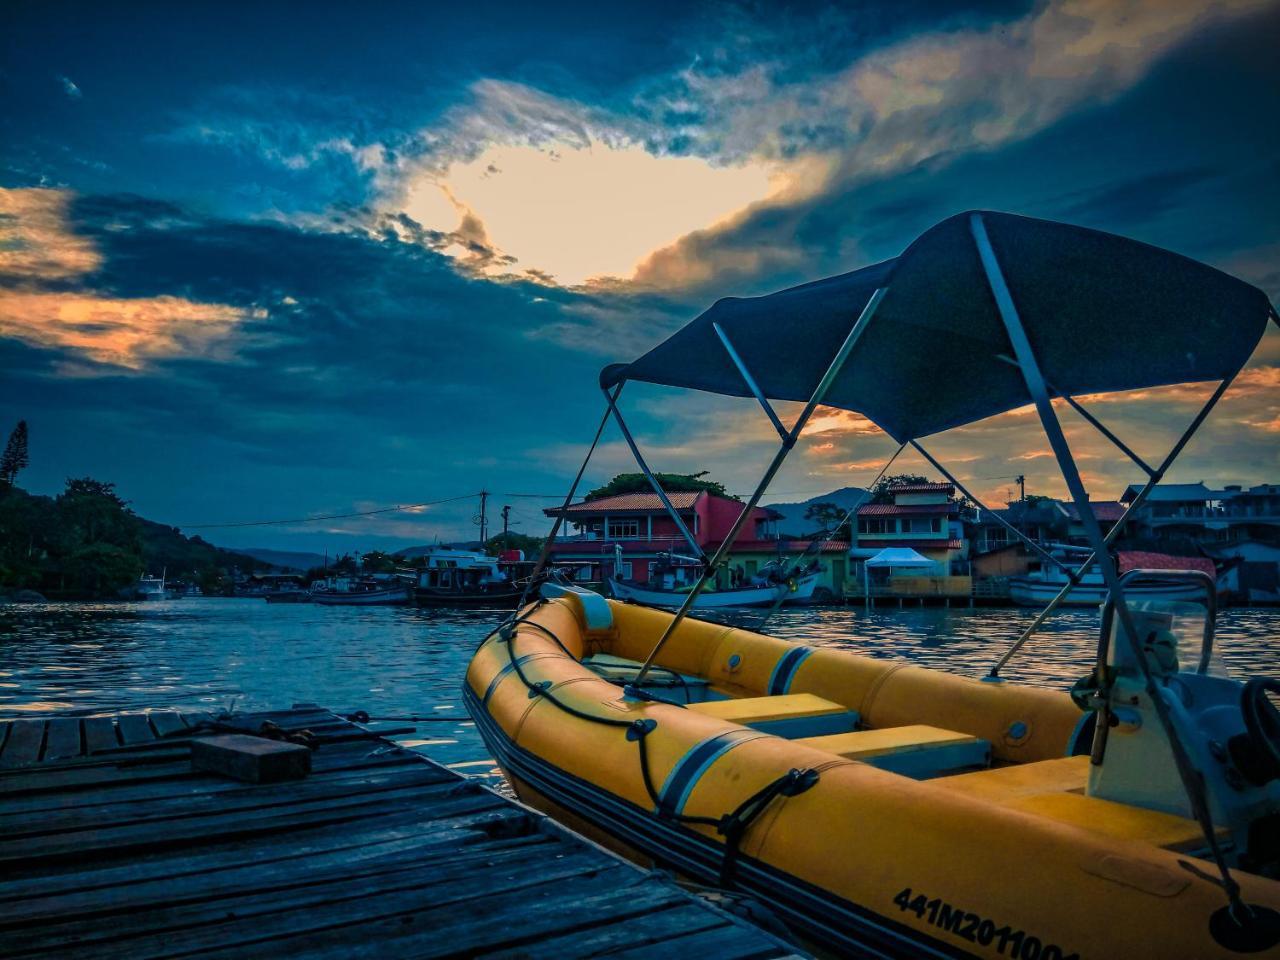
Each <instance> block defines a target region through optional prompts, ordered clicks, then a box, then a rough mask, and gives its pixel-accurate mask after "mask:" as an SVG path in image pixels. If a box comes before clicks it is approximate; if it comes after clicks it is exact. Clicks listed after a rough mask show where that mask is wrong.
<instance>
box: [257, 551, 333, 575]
mask: <svg viewBox="0 0 1280 960" xmlns="http://www.w3.org/2000/svg"><path fill="white" fill-rule="evenodd" d="M236 552H237V553H243V554H247V555H249V556H251V557H253V558H254V559H255V560H261V561H262V562H263V563H269V564H271V566H273V567H279V568H281V569H282V570H297V571H299V572H303V571H306V570H310V569H311V568H312V567H321V566H324V555H323V554H320V553H303V552H300V551H294V550H269V549H267V548H266V547H245V548H242V549H240V550H237V551H236Z"/></svg>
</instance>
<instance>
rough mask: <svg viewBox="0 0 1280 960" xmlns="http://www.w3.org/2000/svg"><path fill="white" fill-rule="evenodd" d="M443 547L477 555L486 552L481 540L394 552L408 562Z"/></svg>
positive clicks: (410, 548)
mask: <svg viewBox="0 0 1280 960" xmlns="http://www.w3.org/2000/svg"><path fill="white" fill-rule="evenodd" d="M441 547H449V548H451V549H453V550H474V551H476V552H477V553H483V552H484V544H483V543H481V542H480V541H479V540H467V541H465V542H463V541H461V540H456V541H454V542H452V543H431V544H427V545H426V546H421V547H405V548H404V549H402V550H395V551H393V552H394V554H395V556H397V557H404V558H405V559H406V560H413V559H415V558H416V557H423V556H426V555H427V554H428V553H430V552H431V551H432V550H439V549H440V548H441Z"/></svg>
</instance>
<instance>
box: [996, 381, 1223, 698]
mask: <svg viewBox="0 0 1280 960" xmlns="http://www.w3.org/2000/svg"><path fill="white" fill-rule="evenodd" d="M1233 379H1234V378H1232V379H1227V380H1223V381H1222V382H1221V383H1220V384H1218V387H1217V389H1216V390H1214V392H1213V394H1212V395H1211V396H1210V397H1209V399H1208V400H1207V401H1206V402H1205V405H1204V406H1203V407H1201V408H1200V412H1199V413H1197V414H1196V416H1195V418H1194V419H1193V420H1192V421H1191V424H1190V425H1189V426H1188V427H1187V429H1186V430H1185V431H1183V434H1182V436H1181V437H1179V438H1178V442H1177V443H1175V444H1174V445H1173V447H1172V448H1171V449H1170V450H1169V453H1168V454H1167V455H1166V456H1165V458H1164V460H1163V461H1162V462H1161V464H1160V466H1159V467H1157V468H1156V470H1155V472H1154V473H1153V474H1152V475H1151V477H1150V479H1148V480H1147V482H1146V484H1145V485H1144V486H1143V488H1142V489H1141V490H1139V491H1138V493H1137V495H1136V496H1134V498H1133V500H1132V501H1131V502H1130V504H1129V506H1127V507H1126V508H1125V511H1124V513H1122V514H1121V515H1120V519H1119V520H1117V521H1116V523H1115V526H1113V527H1112V528H1111V529H1110V530H1109V531H1108V532H1107V535H1106V537H1105V538H1104V539H1103V541H1102V542H1103V544H1104V545H1105V546H1110V545H1111V544H1112V543H1113V542H1114V541H1115V540H1116V538H1117V537H1119V536H1120V533H1121V532H1122V531H1123V530H1124V526H1125V524H1126V523H1127V522H1128V520H1129V517H1131V516H1132V515H1133V513H1134V511H1136V510H1137V509H1138V508H1139V507H1140V506H1142V504H1143V503H1145V502H1146V499H1147V497H1148V495H1149V494H1150V493H1151V491H1152V490H1154V489H1155V487H1156V484H1158V483H1159V482H1160V481H1161V480H1162V479H1164V475H1165V473H1167V472H1168V470H1169V468H1170V467H1172V466H1173V462H1174V461H1175V460H1176V459H1177V458H1178V455H1179V454H1181V453H1182V450H1183V448H1184V447H1185V446H1186V445H1187V444H1188V443H1189V442H1190V440H1191V438H1192V437H1193V436H1195V433H1196V431H1197V430H1199V429H1200V425H1201V424H1202V423H1204V421H1205V418H1206V417H1208V416H1209V414H1210V413H1211V412H1212V410H1213V408H1214V407H1215V406H1217V404H1218V401H1219V400H1220V399H1222V395H1223V394H1224V393H1226V392H1227V388H1228V387H1230V386H1231V383H1232V380H1233ZM1096 559H1097V555H1096V554H1094V553H1090V554H1089V556H1087V557H1086V558H1085V559H1084V562H1083V563H1081V564H1080V566H1078V567H1077V568H1076V571H1075V575H1076V578H1077V579H1078V578H1079V577H1082V576H1084V574H1085V572H1086V571H1087V570H1088V569H1089V568H1090V567H1091V566H1093V561H1094V560H1096ZM1072 586H1073V583H1072V582H1068V583H1067V585H1066V586H1065V587H1063V588H1062V589H1061V590H1060V591H1058V595H1057V596H1056V597H1054V598H1053V599H1052V600H1050V601H1049V603H1048V605H1047V606H1045V608H1044V609H1043V610H1041V611H1040V612H1039V613H1038V614H1037V615H1036V618H1035V619H1034V620H1033V621H1031V623H1030V624H1029V625H1028V626H1027V628H1026V629H1025V630H1023V631H1022V633H1021V635H1020V636H1019V637H1018V639H1017V640H1015V641H1014V642H1013V644H1012V645H1011V646H1010V647H1009V649H1008V650H1006V651H1005V652H1004V654H1003V655H1002V656H1001V657H1000V659H999V660H997V661H996V662H995V664H993V665H992V667H991V670H990V671H989V672H988V673H987V676H988V677H990V678H993V679H994V678H996V677H998V676H999V674H1000V671H1001V670H1002V669H1004V665H1005V664H1006V663H1008V662H1009V661H1010V660H1012V659H1013V657H1014V655H1015V654H1016V653H1017V652H1018V651H1019V650H1021V649H1022V647H1023V645H1024V644H1025V643H1026V642H1027V641H1028V640H1030V639H1031V637H1032V635H1033V634H1034V633H1035V632H1036V631H1037V630H1039V629H1040V627H1041V626H1042V625H1043V624H1044V622H1045V621H1046V620H1048V619H1049V616H1050V614H1052V613H1053V611H1055V610H1056V609H1058V607H1059V606H1061V604H1062V601H1063V600H1065V599H1066V598H1067V594H1068V593H1070V592H1071V587H1072Z"/></svg>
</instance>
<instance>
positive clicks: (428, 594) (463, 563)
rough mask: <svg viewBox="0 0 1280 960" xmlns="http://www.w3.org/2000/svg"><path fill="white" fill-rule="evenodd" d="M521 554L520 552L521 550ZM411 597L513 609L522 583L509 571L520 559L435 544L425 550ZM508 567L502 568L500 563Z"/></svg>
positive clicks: (435, 603)
mask: <svg viewBox="0 0 1280 960" xmlns="http://www.w3.org/2000/svg"><path fill="white" fill-rule="evenodd" d="M520 556H523V554H520ZM424 559H425V560H426V567H425V569H423V570H422V571H421V572H420V573H419V574H418V581H417V585H416V586H415V587H414V590H413V598H414V600H415V601H416V602H417V604H418V606H420V607H506V608H507V609H513V608H514V607H515V606H516V603H517V602H518V601H519V600H520V597H521V596H522V594H523V592H524V583H523V582H520V581H517V579H516V578H515V577H514V576H512V573H511V571H512V570H514V569H518V568H519V567H521V566H524V564H523V562H522V561H508V562H506V563H505V564H504V563H503V562H501V561H500V560H499V559H498V558H497V557H490V556H488V555H486V554H483V553H477V552H476V551H474V550H453V549H450V548H447V547H446V548H436V549H433V550H432V551H431V552H430V553H428V554H426V555H425V557H424ZM504 566H505V567H506V568H507V569H503V567H504Z"/></svg>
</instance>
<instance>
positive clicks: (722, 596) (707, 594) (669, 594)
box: [608, 573, 818, 610]
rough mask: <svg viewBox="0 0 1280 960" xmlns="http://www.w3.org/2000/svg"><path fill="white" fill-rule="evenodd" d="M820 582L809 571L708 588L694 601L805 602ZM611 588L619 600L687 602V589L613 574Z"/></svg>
mask: <svg viewBox="0 0 1280 960" xmlns="http://www.w3.org/2000/svg"><path fill="white" fill-rule="evenodd" d="M817 585H818V575H817V574H816V573H807V574H803V575H799V576H794V577H790V578H788V579H785V580H781V581H780V582H772V581H764V582H761V583H759V584H752V585H750V586H744V587H738V588H733V587H731V588H729V589H727V590H714V591H713V590H705V591H703V592H702V593H700V594H699V595H698V597H697V599H696V600H695V601H694V604H693V606H694V609H695V610H711V609H717V608H722V607H771V606H773V605H774V604H775V603H778V602H781V603H805V602H807V601H809V600H811V599H812V598H813V591H814V589H815V588H816V587H817ZM608 587H609V592H610V593H611V594H612V595H613V596H614V597H616V598H617V599H619V600H629V601H631V602H632V603H643V604H645V605H647V606H650V607H678V606H680V604H682V603H683V602H684V599H685V596H686V594H687V593H688V590H687V589H686V590H659V589H654V588H653V587H650V586H648V585H646V584H642V583H636V582H634V581H631V580H624V579H623V578H621V577H612V578H610V579H609V581H608Z"/></svg>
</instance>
